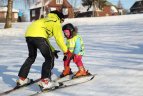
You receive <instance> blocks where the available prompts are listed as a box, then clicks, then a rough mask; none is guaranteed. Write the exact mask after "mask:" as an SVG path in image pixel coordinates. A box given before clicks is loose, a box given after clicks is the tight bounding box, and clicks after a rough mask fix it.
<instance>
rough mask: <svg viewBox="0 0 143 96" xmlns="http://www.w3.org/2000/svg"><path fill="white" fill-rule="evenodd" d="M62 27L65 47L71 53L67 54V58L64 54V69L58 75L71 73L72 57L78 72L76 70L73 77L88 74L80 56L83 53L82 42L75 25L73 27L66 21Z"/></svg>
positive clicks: (62, 75)
mask: <svg viewBox="0 0 143 96" xmlns="http://www.w3.org/2000/svg"><path fill="white" fill-rule="evenodd" d="M62 29H63V32H64V35H65V37H66V39H67V40H66V45H67V48H68V50H69V51H70V52H71V55H70V56H68V58H67V57H66V56H64V59H63V61H64V70H63V72H62V74H61V75H60V77H64V76H66V75H69V74H72V71H71V69H70V61H71V60H72V59H73V62H74V63H75V64H76V65H77V67H78V69H79V70H78V72H76V74H75V75H74V77H80V76H86V75H89V73H88V71H86V70H85V68H84V66H83V63H82V56H83V55H84V44H83V40H82V38H81V36H80V35H78V34H77V31H78V29H77V27H74V26H73V25H72V24H71V23H68V24H65V25H64V26H63V28H62ZM69 57H70V58H69Z"/></svg>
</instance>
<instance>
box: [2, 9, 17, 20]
mask: <svg viewBox="0 0 143 96" xmlns="http://www.w3.org/2000/svg"><path fill="white" fill-rule="evenodd" d="M6 14H7V7H0V22H5V21H6ZM17 19H18V10H16V9H14V8H13V9H12V22H17Z"/></svg>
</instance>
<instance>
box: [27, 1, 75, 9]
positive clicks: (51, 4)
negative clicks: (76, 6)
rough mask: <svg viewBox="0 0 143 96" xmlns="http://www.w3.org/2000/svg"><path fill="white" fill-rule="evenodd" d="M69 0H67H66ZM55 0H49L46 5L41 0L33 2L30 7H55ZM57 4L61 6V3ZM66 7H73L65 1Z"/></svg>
mask: <svg viewBox="0 0 143 96" xmlns="http://www.w3.org/2000/svg"><path fill="white" fill-rule="evenodd" d="M64 1H67V0H64ZM53 3H54V0H48V1H47V2H46V3H45V4H44V5H42V1H41V0H40V1H39V2H36V3H35V4H33V5H32V6H31V7H30V8H29V9H36V8H40V7H41V6H47V5H48V6H50V7H55V4H53ZM56 6H61V5H56ZM63 6H64V7H68V8H72V5H71V4H70V3H69V2H64V4H63Z"/></svg>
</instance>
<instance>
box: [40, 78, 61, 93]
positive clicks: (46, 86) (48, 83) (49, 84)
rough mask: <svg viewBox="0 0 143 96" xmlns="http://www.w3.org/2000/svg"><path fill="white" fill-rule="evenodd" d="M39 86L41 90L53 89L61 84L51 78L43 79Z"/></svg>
mask: <svg viewBox="0 0 143 96" xmlns="http://www.w3.org/2000/svg"><path fill="white" fill-rule="evenodd" d="M38 85H39V87H40V88H41V90H46V89H52V88H55V87H58V86H59V83H58V82H52V81H51V80H50V79H49V78H44V79H41V80H40V81H39V82H38Z"/></svg>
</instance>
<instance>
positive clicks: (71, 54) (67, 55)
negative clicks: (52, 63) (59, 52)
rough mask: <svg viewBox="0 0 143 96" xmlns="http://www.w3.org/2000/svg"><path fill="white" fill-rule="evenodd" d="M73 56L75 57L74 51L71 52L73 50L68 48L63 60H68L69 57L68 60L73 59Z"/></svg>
mask: <svg viewBox="0 0 143 96" xmlns="http://www.w3.org/2000/svg"><path fill="white" fill-rule="evenodd" d="M72 57H73V53H71V52H70V51H69V50H68V51H67V52H66V53H64V58H63V61H66V60H67V59H68V60H71V59H72Z"/></svg>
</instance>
